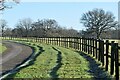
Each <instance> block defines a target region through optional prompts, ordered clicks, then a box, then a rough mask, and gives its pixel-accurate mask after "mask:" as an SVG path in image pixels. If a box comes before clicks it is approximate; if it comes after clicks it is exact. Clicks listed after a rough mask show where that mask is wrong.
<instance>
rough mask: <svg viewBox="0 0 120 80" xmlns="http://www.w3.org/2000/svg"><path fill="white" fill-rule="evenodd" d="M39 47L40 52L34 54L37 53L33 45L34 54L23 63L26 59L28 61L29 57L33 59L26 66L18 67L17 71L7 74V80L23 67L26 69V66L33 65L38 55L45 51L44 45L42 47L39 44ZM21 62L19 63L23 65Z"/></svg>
mask: <svg viewBox="0 0 120 80" xmlns="http://www.w3.org/2000/svg"><path fill="white" fill-rule="evenodd" d="M37 47H39V52H38V53H37V54H36V55H34V56H33V54H34V53H35V50H34V48H33V47H32V50H33V53H32V55H31V56H29V58H27V59H26V60H24V61H23V62H22V63H21V64H23V63H25V61H27V60H29V59H32V60H31V61H30V62H29V63H28V64H27V65H26V66H23V67H21V68H20V69H18V70H17V71H16V72H15V73H13V74H11V75H9V76H7V77H6V78H5V80H8V79H13V78H15V76H16V73H17V72H19V71H20V70H21V69H24V68H26V67H28V66H31V65H33V64H34V62H35V61H36V58H37V56H39V55H40V54H41V53H42V52H44V50H43V47H40V46H37ZM21 64H19V65H21Z"/></svg>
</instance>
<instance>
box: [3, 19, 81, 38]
mask: <svg viewBox="0 0 120 80" xmlns="http://www.w3.org/2000/svg"><path fill="white" fill-rule="evenodd" d="M1 22H2V23H1V26H2V36H13V37H63V36H64V37H79V36H80V34H79V32H78V31H77V30H74V29H72V28H71V29H66V28H64V27H62V26H60V25H59V24H58V22H57V21H56V20H54V19H42V20H39V19H38V20H37V21H36V22H33V21H32V20H31V19H30V18H25V19H22V20H19V21H18V23H17V24H16V25H15V27H14V28H13V29H12V28H9V27H7V22H6V21H5V20H1Z"/></svg>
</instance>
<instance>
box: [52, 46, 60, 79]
mask: <svg viewBox="0 0 120 80" xmlns="http://www.w3.org/2000/svg"><path fill="white" fill-rule="evenodd" d="M52 48H53V49H54V50H55V51H57V52H58V54H57V61H56V63H57V65H56V66H55V67H54V68H53V69H52V71H51V72H50V76H51V77H52V78H53V79H52V80H57V79H58V75H57V71H58V69H59V68H60V67H61V65H62V63H61V61H62V56H61V54H62V53H61V52H60V51H59V50H57V49H56V48H55V47H52Z"/></svg>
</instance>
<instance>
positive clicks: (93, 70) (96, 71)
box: [76, 51, 111, 80]
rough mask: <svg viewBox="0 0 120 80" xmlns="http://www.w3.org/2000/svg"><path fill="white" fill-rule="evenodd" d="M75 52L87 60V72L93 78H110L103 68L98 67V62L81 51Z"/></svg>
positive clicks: (96, 79)
mask: <svg viewBox="0 0 120 80" xmlns="http://www.w3.org/2000/svg"><path fill="white" fill-rule="evenodd" d="M76 52H77V53H79V54H80V55H81V56H82V57H84V58H85V59H86V60H87V61H88V62H89V68H90V70H88V71H87V72H89V73H90V74H91V75H92V76H93V79H94V80H99V79H101V80H111V76H110V75H109V74H108V73H107V72H106V71H105V70H104V68H102V67H100V63H98V62H97V61H95V59H93V58H92V57H90V56H89V55H87V54H85V53H83V52H81V51H76Z"/></svg>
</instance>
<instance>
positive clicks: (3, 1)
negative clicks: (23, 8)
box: [0, 0, 20, 10]
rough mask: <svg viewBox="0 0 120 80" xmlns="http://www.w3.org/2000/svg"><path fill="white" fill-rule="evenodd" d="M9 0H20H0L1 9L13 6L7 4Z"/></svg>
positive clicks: (14, 0) (11, 0)
mask: <svg viewBox="0 0 120 80" xmlns="http://www.w3.org/2000/svg"><path fill="white" fill-rule="evenodd" d="M8 2H15V3H17V4H18V3H19V2H20V1H19V0H0V10H4V9H6V8H11V7H12V6H11V5H7V3H8Z"/></svg>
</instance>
